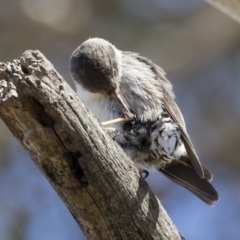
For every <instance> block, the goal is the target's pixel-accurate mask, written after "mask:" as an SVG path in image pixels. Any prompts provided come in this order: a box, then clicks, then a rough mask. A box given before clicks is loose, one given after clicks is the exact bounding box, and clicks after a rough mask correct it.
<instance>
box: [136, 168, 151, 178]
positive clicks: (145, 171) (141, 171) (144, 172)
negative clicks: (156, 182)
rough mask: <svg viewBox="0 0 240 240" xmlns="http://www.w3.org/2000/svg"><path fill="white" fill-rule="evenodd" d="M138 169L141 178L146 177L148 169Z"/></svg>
mask: <svg viewBox="0 0 240 240" xmlns="http://www.w3.org/2000/svg"><path fill="white" fill-rule="evenodd" d="M138 171H139V174H140V175H141V177H142V178H143V179H146V178H147V177H148V176H149V171H147V170H145V169H142V168H140V169H139V170H138Z"/></svg>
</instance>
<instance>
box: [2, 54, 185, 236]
mask: <svg viewBox="0 0 240 240" xmlns="http://www.w3.org/2000/svg"><path fill="white" fill-rule="evenodd" d="M0 118H1V119H2V120H3V121H4V122H5V124H6V125H7V127H8V128H9V129H10V131H11V132H12V133H13V135H14V136H15V137H16V138H17V139H18V140H19V142H20V143H21V144H22V145H23V147H24V148H25V149H26V150H27V151H28V153H29V155H30V156H31V158H32V160H33V161H34V162H35V164H36V165H37V166H38V167H39V168H40V170H41V171H42V173H43V174H44V175H45V177H46V178H47V179H48V181H49V182H50V183H51V185H52V186H53V188H54V189H55V190H56V191H57V193H58V195H59V196H60V197H61V199H62V200H63V201H64V202H65V204H66V205H67V207H68V208H69V210H70V211H71V213H72V215H73V216H74V218H75V219H76V221H77V222H78V224H79V226H80V227H81V228H82V230H83V232H84V234H85V235H86V236H87V237H88V239H99V240H104V239H107V240H111V239H112V240H113V239H114V240H115V239H128V240H129V239H131V240H135V239H148V240H150V239H158V240H161V239H172V240H177V239H181V236H180V235H179V233H178V231H177V229H176V227H175V226H174V225H173V223H172V221H171V220H170V218H169V217H168V216H167V213H166V212H165V210H164V209H163V207H162V206H161V204H160V202H159V200H158V199H157V197H156V196H155V195H154V194H153V193H152V192H151V190H150V188H149V186H148V185H147V183H146V182H145V181H144V180H143V179H142V178H141V177H140V176H139V173H138V170H137V169H136V168H135V167H134V165H133V163H132V161H131V160H130V159H129V158H127V157H126V156H125V154H124V152H123V151H122V149H121V148H120V147H119V146H118V145H117V144H116V143H115V142H114V141H113V140H112V139H111V138H110V137H109V136H108V134H106V133H105V131H104V130H103V128H102V127H101V125H100V123H99V121H98V120H97V119H96V118H95V117H93V116H92V114H91V113H90V112H89V111H88V110H87V109H86V107H85V106H84V105H83V103H82V102H81V100H80V99H79V98H78V97H77V95H76V94H75V92H74V91H73V90H72V89H71V88H70V87H69V85H68V84H67V83H66V82H65V81H64V80H63V79H62V77H61V76H60V75H59V74H58V73H57V72H56V70H55V69H54V68H53V66H52V64H51V63H50V62H49V61H47V59H46V58H45V57H44V56H43V55H42V54H41V53H40V52H39V51H26V52H25V53H24V54H23V55H22V57H21V59H20V60H15V61H13V63H0Z"/></svg>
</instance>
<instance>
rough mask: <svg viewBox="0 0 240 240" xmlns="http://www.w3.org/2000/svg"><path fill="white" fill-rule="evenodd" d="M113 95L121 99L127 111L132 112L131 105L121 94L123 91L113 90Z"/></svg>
mask: <svg viewBox="0 0 240 240" xmlns="http://www.w3.org/2000/svg"><path fill="white" fill-rule="evenodd" d="M111 96H112V97H114V98H117V99H118V100H119V101H120V103H121V104H122V105H123V107H124V108H125V110H126V111H127V112H129V113H131V112H130V110H129V106H128V104H127V102H126V100H125V99H124V97H123V95H122V94H121V92H120V91H119V90H118V89H116V90H114V91H113V92H112V94H111Z"/></svg>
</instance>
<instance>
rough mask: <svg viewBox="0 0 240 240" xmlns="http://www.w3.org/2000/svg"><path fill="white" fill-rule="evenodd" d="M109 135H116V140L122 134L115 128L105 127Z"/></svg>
mask: <svg viewBox="0 0 240 240" xmlns="http://www.w3.org/2000/svg"><path fill="white" fill-rule="evenodd" d="M103 129H104V130H105V131H106V132H107V133H109V134H110V135H112V134H115V135H114V136H113V137H112V139H113V140H115V138H116V137H117V136H118V135H119V134H120V131H119V130H117V129H116V128H114V127H104V128H103Z"/></svg>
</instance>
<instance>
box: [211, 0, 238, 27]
mask: <svg viewBox="0 0 240 240" xmlns="http://www.w3.org/2000/svg"><path fill="white" fill-rule="evenodd" d="M206 2H208V3H210V4H211V5H213V6H214V7H216V8H218V9H219V10H221V11H222V12H224V13H225V14H227V15H228V16H230V17H231V18H232V19H234V20H235V21H237V22H238V23H240V1H239V0H206Z"/></svg>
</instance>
